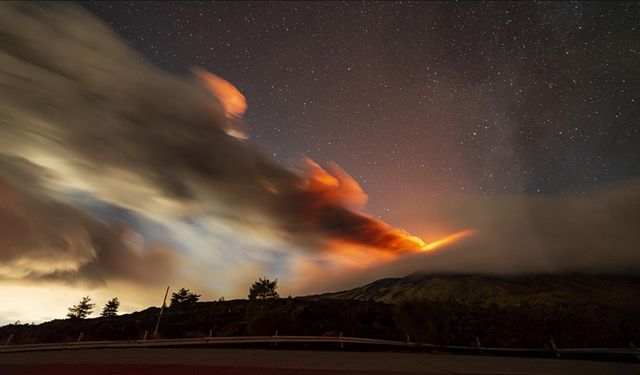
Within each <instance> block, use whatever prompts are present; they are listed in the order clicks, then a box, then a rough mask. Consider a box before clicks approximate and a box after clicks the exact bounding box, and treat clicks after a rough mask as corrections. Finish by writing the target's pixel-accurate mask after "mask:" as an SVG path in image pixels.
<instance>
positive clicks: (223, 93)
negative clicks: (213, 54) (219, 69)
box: [193, 68, 248, 139]
mask: <svg viewBox="0 0 640 375" xmlns="http://www.w3.org/2000/svg"><path fill="white" fill-rule="evenodd" d="M193 72H194V74H195V75H196V76H197V77H198V78H200V80H201V81H202V82H203V83H204V85H205V87H206V88H207V89H208V90H209V91H210V92H211V93H212V94H213V95H214V96H215V97H216V98H218V100H219V101H220V104H222V108H223V109H224V116H225V117H226V118H227V120H228V121H227V123H226V124H225V125H226V126H225V128H224V131H225V132H226V133H227V134H228V135H230V136H232V137H234V138H238V139H247V138H248V136H247V134H246V132H245V131H244V130H243V126H242V123H241V122H239V121H237V120H239V119H240V118H242V115H244V112H245V111H246V110H247V99H246V98H245V97H244V95H242V93H241V92H240V90H238V89H237V88H236V87H235V86H234V85H232V84H231V83H230V82H229V81H227V80H224V79H222V78H220V77H218V76H217V75H215V74H213V73H209V72H207V71H206V70H204V69H198V68H196V69H193Z"/></svg>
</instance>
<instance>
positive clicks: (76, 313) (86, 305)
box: [67, 296, 96, 319]
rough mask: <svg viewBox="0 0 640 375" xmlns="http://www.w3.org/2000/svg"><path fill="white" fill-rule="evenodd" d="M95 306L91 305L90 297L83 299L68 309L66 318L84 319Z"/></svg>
mask: <svg viewBox="0 0 640 375" xmlns="http://www.w3.org/2000/svg"><path fill="white" fill-rule="evenodd" d="M95 306H96V305H95V304H94V303H91V297H89V296H86V297H83V298H82V301H80V303H78V304H77V305H74V306H73V307H69V313H68V314H67V317H69V318H71V319H84V318H86V317H87V316H88V315H90V314H91V313H92V312H93V308H94V307H95Z"/></svg>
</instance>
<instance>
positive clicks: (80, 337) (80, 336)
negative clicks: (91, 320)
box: [76, 332, 84, 344]
mask: <svg viewBox="0 0 640 375" xmlns="http://www.w3.org/2000/svg"><path fill="white" fill-rule="evenodd" d="M82 336H84V332H80V335H78V339H77V340H76V344H77V343H79V342H80V340H82Z"/></svg>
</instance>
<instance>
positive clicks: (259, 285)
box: [249, 277, 280, 300]
mask: <svg viewBox="0 0 640 375" xmlns="http://www.w3.org/2000/svg"><path fill="white" fill-rule="evenodd" d="M276 289H278V279H275V280H273V281H271V280H269V279H267V278H266V277H265V278H260V279H259V280H258V281H256V282H255V283H253V285H251V288H249V299H250V300H256V299H259V300H268V299H276V298H280V295H278V292H277V291H276Z"/></svg>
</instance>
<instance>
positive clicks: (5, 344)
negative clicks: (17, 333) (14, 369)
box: [4, 333, 13, 346]
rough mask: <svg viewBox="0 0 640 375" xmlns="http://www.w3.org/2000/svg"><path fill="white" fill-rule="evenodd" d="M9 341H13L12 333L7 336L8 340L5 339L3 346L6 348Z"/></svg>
mask: <svg viewBox="0 0 640 375" xmlns="http://www.w3.org/2000/svg"><path fill="white" fill-rule="evenodd" d="M11 340H13V333H12V334H10V335H9V338H8V339H7V341H6V342H5V343H4V346H8V345H9V343H11Z"/></svg>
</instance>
